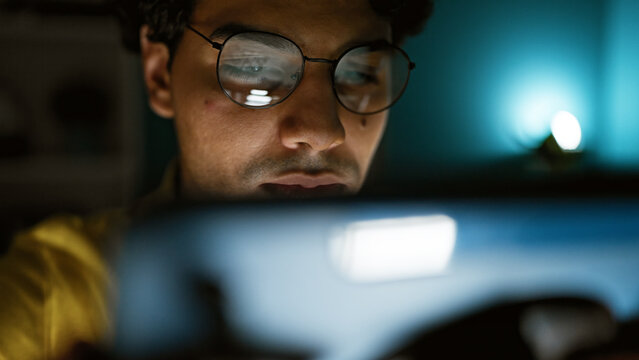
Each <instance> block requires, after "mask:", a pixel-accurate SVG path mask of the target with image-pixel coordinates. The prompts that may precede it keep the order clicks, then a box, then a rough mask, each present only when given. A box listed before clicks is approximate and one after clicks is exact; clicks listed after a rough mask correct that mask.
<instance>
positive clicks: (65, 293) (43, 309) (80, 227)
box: [0, 210, 127, 358]
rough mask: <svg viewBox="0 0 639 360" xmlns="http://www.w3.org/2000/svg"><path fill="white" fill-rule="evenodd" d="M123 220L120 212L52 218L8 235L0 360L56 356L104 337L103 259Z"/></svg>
mask: <svg viewBox="0 0 639 360" xmlns="http://www.w3.org/2000/svg"><path fill="white" fill-rule="evenodd" d="M126 221H127V220H126V216H125V212H124V211H123V210H109V211H102V212H100V213H96V214H93V215H89V216H76V215H56V216H52V217H50V218H48V219H46V220H44V221H42V222H40V223H39V224H37V225H35V226H33V227H32V228H30V229H27V230H24V231H22V232H20V233H18V234H17V235H16V237H15V238H14V242H13V244H12V246H11V248H10V249H9V251H8V252H7V253H6V254H5V255H4V256H3V257H2V258H0V293H2V294H3V295H2V296H0V358H2V356H3V355H8V354H25V353H33V354H34V355H35V354H39V355H44V356H45V357H46V356H48V355H50V354H60V353H61V352H63V351H64V349H66V348H67V347H68V346H70V344H71V343H72V342H75V341H77V340H82V341H86V342H95V341H98V340H99V339H101V338H102V337H103V336H104V335H105V334H108V333H109V330H108V327H109V325H108V319H109V313H108V312H109V307H110V304H109V296H110V295H109V294H110V293H111V290H112V286H113V285H112V279H111V276H110V270H109V267H108V265H107V257H108V253H109V251H110V250H111V249H113V247H114V245H115V244H113V243H112V239H113V236H114V235H115V233H117V231H118V229H120V228H122V227H123V226H125V225H126ZM45 354H46V355H45ZM39 357H41V356H35V358H39ZM7 358H11V357H10V356H7Z"/></svg>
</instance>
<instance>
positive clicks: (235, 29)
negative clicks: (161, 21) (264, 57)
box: [209, 23, 388, 49]
mask: <svg viewBox="0 0 639 360" xmlns="http://www.w3.org/2000/svg"><path fill="white" fill-rule="evenodd" d="M251 31H257V32H270V33H274V32H272V31H268V30H265V29H261V28H258V27H254V26H250V25H244V24H240V23H229V24H226V25H222V26H220V27H219V28H217V29H215V30H214V31H213V32H212V33H211V35H209V39H211V40H214V39H218V40H222V39H227V38H228V37H230V36H232V35H235V34H238V33H241V32H251ZM286 39H288V38H286ZM291 41H292V40H291ZM381 41H384V42H387V43H388V40H386V39H383V38H380V39H377V40H372V41H349V42H348V43H346V44H344V45H343V46H342V48H344V49H348V48H352V47H355V46H358V45H365V44H370V43H376V42H381Z"/></svg>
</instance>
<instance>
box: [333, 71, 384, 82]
mask: <svg viewBox="0 0 639 360" xmlns="http://www.w3.org/2000/svg"><path fill="white" fill-rule="evenodd" d="M335 80H336V82H337V83H338V84H340V85H377V84H379V79H378V78H377V75H375V74H370V73H367V72H361V71H353V70H351V71H342V72H341V73H340V74H339V75H337V76H336V79H335Z"/></svg>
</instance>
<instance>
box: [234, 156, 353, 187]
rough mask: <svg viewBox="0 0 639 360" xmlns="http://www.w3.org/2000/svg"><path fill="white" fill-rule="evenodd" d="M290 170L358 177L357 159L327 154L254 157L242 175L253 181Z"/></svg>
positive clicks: (312, 173)
mask: <svg viewBox="0 0 639 360" xmlns="http://www.w3.org/2000/svg"><path fill="white" fill-rule="evenodd" d="M290 172H304V173H307V174H309V175H314V174H321V173H326V172H331V173H335V174H337V175H338V176H343V177H346V178H354V179H358V178H359V175H360V167H359V164H358V163H357V161H355V160H354V159H351V158H343V157H336V156H334V155H327V154H322V155H316V156H310V155H307V154H295V155H289V156H283V157H279V158H273V157H269V158H261V159H255V160H253V161H251V162H250V163H249V164H248V166H247V167H246V168H245V170H244V171H243V173H242V177H243V179H244V180H247V181H255V180H261V179H264V178H268V177H273V176H278V175H282V174H286V173H290Z"/></svg>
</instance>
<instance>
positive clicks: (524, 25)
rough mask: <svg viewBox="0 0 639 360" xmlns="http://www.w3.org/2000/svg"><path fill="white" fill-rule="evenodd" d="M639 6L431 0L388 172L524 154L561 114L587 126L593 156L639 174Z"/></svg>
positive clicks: (388, 151)
mask: <svg viewBox="0 0 639 360" xmlns="http://www.w3.org/2000/svg"><path fill="white" fill-rule="evenodd" d="M638 8H639V1H637V0H535V1H532V0H508V1H506V0H481V1H468V0H436V11H435V14H434V16H433V18H432V19H431V21H430V22H429V23H428V25H427V27H426V31H425V32H424V33H423V34H422V35H420V36H418V37H416V38H412V39H410V40H409V41H408V42H407V43H406V44H405V46H404V47H405V49H406V50H407V52H408V53H409V54H410V55H411V57H412V58H413V59H414V61H415V62H416V63H417V64H418V65H417V66H418V67H417V69H416V70H415V71H414V72H413V74H412V75H413V76H412V78H411V83H410V85H409V88H408V89H407V92H406V94H405V96H404V98H403V99H402V100H401V101H400V103H398V105H397V106H396V107H395V108H394V109H393V110H392V113H391V120H390V122H389V128H388V132H387V137H386V139H385V141H384V146H383V153H382V154H381V157H382V161H383V164H384V168H385V171H384V173H385V174H387V175H386V176H387V177H390V178H392V177H393V176H406V175H408V174H410V175H413V176H415V175H418V176H419V177H421V178H424V179H429V178H438V177H444V178H445V177H446V176H449V175H455V174H458V173H459V172H460V171H464V170H467V169H469V168H478V169H481V168H486V167H488V168H490V165H492V164H495V163H503V162H508V161H509V159H512V158H517V157H520V158H521V155H523V154H530V153H531V152H532V150H533V149H534V148H536V147H537V146H539V145H540V144H541V142H542V141H543V140H544V139H545V138H546V137H547V136H548V135H549V134H550V127H549V124H550V121H551V120H552V117H553V115H554V114H555V113H556V112H558V111H561V110H566V111H570V112H571V113H573V114H574V115H576V116H577V118H578V119H579V120H580V122H581V125H582V128H583V133H584V140H583V149H584V151H585V153H587V154H588V156H589V157H591V158H594V159H599V160H601V161H602V164H603V166H606V164H613V163H617V162H618V161H619V160H620V159H621V158H624V159H625V160H626V162H628V163H634V164H635V165H637V167H639V159H638V158H639V145H638V144H639V141H634V139H636V138H638V137H639V127H638V126H639V125H637V123H638V121H637V120H638V119H639V113H638V108H637V106H638V105H637V104H638V103H639V102H638V101H637V100H636V99H637V98H639V76H638V73H637V66H632V64H633V63H634V64H637V63H639V62H638V61H637V52H638V50H637V39H638V38H639V35H637V34H639V22H638V21H636V19H639V13H638ZM633 19H634V21H633ZM613 144H614V146H613ZM630 153H632V155H629V154H630ZM590 163H596V161H594V162H590ZM487 165H488V166H487ZM389 174H392V175H389Z"/></svg>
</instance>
